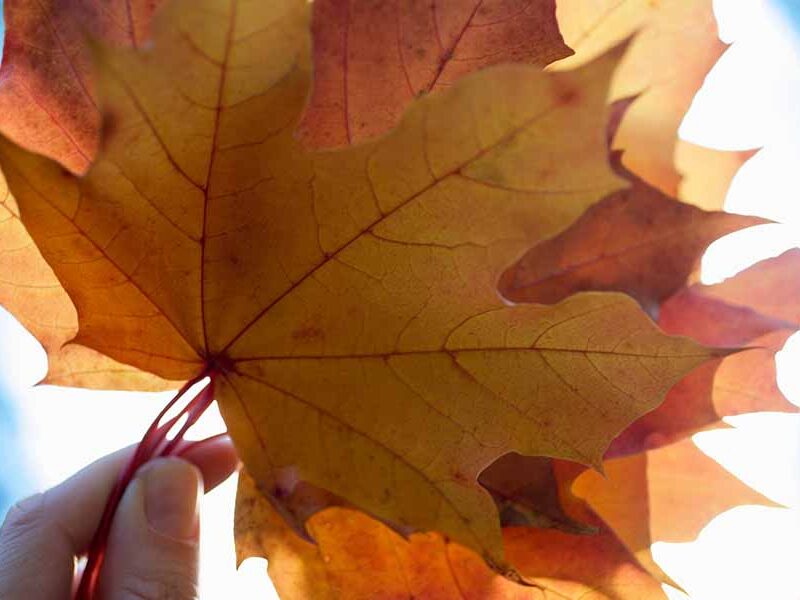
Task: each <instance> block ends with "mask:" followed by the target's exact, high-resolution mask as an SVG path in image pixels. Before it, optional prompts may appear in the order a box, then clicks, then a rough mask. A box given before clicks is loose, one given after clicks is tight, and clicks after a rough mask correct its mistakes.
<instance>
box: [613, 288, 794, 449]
mask: <svg viewBox="0 0 800 600" xmlns="http://www.w3.org/2000/svg"><path fill="white" fill-rule="evenodd" d="M658 324H659V326H660V327H661V329H662V330H663V331H665V332H666V333H669V334H672V335H685V336H688V337H691V338H693V339H695V340H697V341H698V342H700V343H703V344H708V345H711V346H719V347H747V348H748V349H747V350H746V351H744V352H739V353H737V354H734V355H732V356H728V357H725V358H719V359H716V360H712V361H709V362H707V363H705V364H704V365H702V366H700V367H698V368H697V369H695V370H694V371H692V372H691V373H690V374H689V375H687V376H686V377H684V378H683V379H682V380H681V381H679V382H678V383H676V384H675V385H674V386H673V387H672V389H671V390H670V391H669V393H667V397H666V399H665V400H664V402H663V403H662V404H661V405H660V406H659V407H658V408H656V409H655V410H653V411H652V412H649V413H647V414H646V415H644V416H643V417H641V418H640V419H638V420H637V421H636V422H634V423H633V424H632V425H631V426H630V427H628V428H627V429H626V430H625V431H624V432H622V434H621V435H620V436H619V437H617V439H615V440H614V442H613V443H612V445H611V447H610V448H609V451H608V452H607V453H606V458H610V457H615V456H621V455H627V454H633V453H637V452H641V451H642V450H647V449H652V448H656V447H659V446H663V445H665V444H669V443H672V442H674V441H677V440H680V439H681V438H683V437H686V436H688V435H691V434H693V433H696V432H697V431H699V430H700V429H704V428H708V427H722V426H724V424H723V423H722V421H721V419H722V417H728V416H733V415H740V414H744V413H749V412H759V411H780V412H796V411H797V407H796V406H795V405H794V404H792V403H790V402H789V401H788V400H787V399H786V397H785V396H784V395H783V393H782V392H781V391H780V389H779V388H778V383H777V372H776V368H775V353H776V352H778V351H779V350H780V349H781V348H782V347H783V345H784V343H785V342H786V340H787V339H788V338H789V336H791V335H792V334H793V333H794V332H795V330H796V329H797V325H794V324H792V323H788V322H786V321H781V320H778V319H775V318H772V317H766V316H764V315H761V314H759V313H757V312H756V311H754V310H753V309H751V308H747V307H743V306H735V305H731V304H727V303H726V302H724V301H722V300H719V299H717V298H714V297H713V296H710V295H708V294H706V293H705V291H704V290H703V286H700V285H694V286H692V287H689V288H685V289H683V290H681V292H679V293H678V294H676V295H675V296H673V297H672V298H670V299H668V300H667V301H666V302H665V303H664V304H663V305H662V306H661V311H660V314H659V319H658Z"/></svg>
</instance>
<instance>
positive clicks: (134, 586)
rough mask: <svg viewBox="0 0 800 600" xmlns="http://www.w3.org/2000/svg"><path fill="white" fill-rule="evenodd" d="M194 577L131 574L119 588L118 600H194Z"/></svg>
mask: <svg viewBox="0 0 800 600" xmlns="http://www.w3.org/2000/svg"><path fill="white" fill-rule="evenodd" d="M198 597H199V594H198V588H197V583H196V582H195V579H194V577H191V576H189V575H188V574H181V573H153V574H143V573H131V574H129V575H128V576H126V577H125V578H124V579H123V580H122V581H121V582H120V586H119V598H120V600H196V599H197V598H198Z"/></svg>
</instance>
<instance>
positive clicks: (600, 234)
mask: <svg viewBox="0 0 800 600" xmlns="http://www.w3.org/2000/svg"><path fill="white" fill-rule="evenodd" d="M634 104H635V103H634ZM623 160H624V156H623ZM629 176H630V175H629ZM631 178H632V184H631V187H629V188H627V189H624V190H620V191H618V192H614V193H613V194H610V195H609V196H607V197H606V198H604V199H603V200H602V201H601V202H598V203H597V204H595V205H594V206H592V207H590V208H589V209H588V210H587V211H586V212H585V213H583V214H582V215H581V216H580V218H579V219H578V220H577V221H575V222H574V223H572V224H571V225H570V226H569V227H568V228H566V229H565V230H564V231H562V232H561V233H559V234H558V235H557V236H555V237H553V238H550V239H549V240H545V241H543V242H540V243H539V244H537V245H536V246H534V247H532V248H531V249H530V250H528V251H527V252H526V253H525V255H524V256H522V258H520V259H519V260H518V261H517V262H516V263H514V264H513V265H512V266H511V267H509V268H508V269H507V270H506V271H505V272H504V273H503V275H502V277H501V278H500V283H499V287H500V292H501V293H502V294H503V295H504V296H505V297H506V298H508V299H509V300H511V301H513V302H536V303H541V304H551V303H554V302H558V301H560V300H562V299H564V298H566V297H568V296H570V295H571V294H574V293H576V292H580V291H585V290H596V291H620V292H625V293H627V294H629V295H630V296H632V297H634V298H636V299H637V300H638V301H639V303H640V304H641V305H642V307H643V308H644V309H645V310H647V311H648V312H649V313H650V314H652V315H657V314H658V309H659V306H660V304H661V302H662V301H663V300H665V299H666V298H668V297H669V296H671V295H672V294H674V293H675V292H677V291H678V290H679V289H680V288H681V287H683V286H684V285H685V283H686V281H687V280H688V279H689V276H690V275H691V273H692V272H693V271H694V269H695V268H696V267H697V266H698V264H699V261H700V258H701V256H702V255H703V252H705V250H706V248H707V247H708V245H709V244H710V243H711V242H713V241H714V240H716V239H717V238H720V237H722V236H723V235H725V234H728V233H731V232H734V231H737V230H739V229H742V228H744V227H750V226H753V225H759V224H763V223H765V222H767V221H765V220H764V219H760V218H758V217H748V216H743V215H734V214H729V213H724V212H706V211H703V210H700V209H698V208H695V207H693V206H690V205H688V204H684V203H682V202H679V201H677V200H674V199H672V198H670V197H669V196H667V195H665V194H664V193H663V192H661V191H659V190H658V189H656V188H654V187H652V186H650V185H648V184H647V183H645V182H643V181H641V180H639V179H637V178H635V177H632V176H631Z"/></svg>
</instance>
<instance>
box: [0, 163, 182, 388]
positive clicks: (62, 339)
mask: <svg viewBox="0 0 800 600" xmlns="http://www.w3.org/2000/svg"><path fill="white" fill-rule="evenodd" d="M0 273H1V274H2V275H0V304H2V306H3V307H5V308H6V309H7V310H9V311H11V313H13V314H14V316H15V317H16V318H17V320H19V322H20V323H21V324H22V325H23V326H25V328H26V329H28V331H30V332H31V333H32V334H33V335H34V336H35V337H36V339H37V340H39V342H40V343H41V344H42V346H43V347H44V349H45V352H47V358H48V371H47V375H46V377H45V378H44V380H43V381H42V383H50V384H55V385H69V386H82V387H95V388H107V389H138V390H163V389H168V388H171V387H175V384H174V382H172V383H171V382H168V381H164V380H163V379H161V378H159V377H157V376H155V375H152V374H150V373H146V372H144V371H140V370H139V369H136V368H135V367H131V366H128V365H124V364H122V363H119V362H117V361H115V360H113V359H112V358H109V357H108V356H105V355H103V354H100V353H99V352H96V351H94V350H91V349H90V348H87V347H85V346H81V345H79V344H68V345H65V344H67V343H68V342H69V341H70V340H71V339H72V338H73V337H75V334H76V333H77V332H78V315H77V312H76V311H75V307H74V306H73V304H72V301H71V300H70V298H69V296H68V295H67V292H66V291H65V290H64V288H63V287H62V285H61V283H60V282H59V281H58V278H57V277H56V276H55V274H54V273H53V270H52V269H51V268H50V266H49V265H48V264H47V262H46V261H45V260H44V258H43V257H42V254H41V252H40V251H39V249H38V248H37V247H36V245H35V244H34V241H33V239H31V236H30V234H29V233H28V232H27V231H26V229H25V227H24V226H23V224H22V222H21V221H20V219H19V209H18V207H17V203H16V201H15V200H14V197H13V196H12V195H11V193H10V192H9V190H8V187H7V185H6V181H5V178H4V177H3V175H2V173H0Z"/></svg>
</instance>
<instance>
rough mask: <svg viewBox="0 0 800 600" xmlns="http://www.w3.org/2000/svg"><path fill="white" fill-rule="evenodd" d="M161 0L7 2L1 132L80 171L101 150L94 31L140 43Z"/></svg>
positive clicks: (0, 79)
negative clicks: (94, 76) (89, 38)
mask: <svg viewBox="0 0 800 600" xmlns="http://www.w3.org/2000/svg"><path fill="white" fill-rule="evenodd" d="M161 2H162V0H111V1H108V0H104V1H100V0H6V2H5V21H6V36H5V42H4V49H3V63H2V67H0V132H2V133H3V135H6V136H8V137H9V138H11V139H12V140H14V141H16V142H17V143H18V144H20V145H22V146H24V147H26V148H29V149H31V150H33V151H35V152H40V153H42V154H44V155H46V156H49V157H51V158H54V159H55V160H57V161H59V162H61V163H62V164H63V165H65V166H66V167H67V168H68V169H70V170H72V171H74V172H76V173H82V172H84V171H86V169H87V168H88V167H89V163H90V162H91V161H92V159H93V158H94V156H95V154H96V153H97V144H98V141H99V137H98V132H99V126H100V110H99V108H98V103H97V96H96V93H95V89H94V83H93V81H92V73H91V71H92V69H91V56H90V53H89V48H88V46H87V44H86V34H87V33H88V34H89V35H91V36H92V37H93V38H95V39H97V40H102V41H104V42H106V43H111V44H118V45H126V46H127V45H130V46H134V47H135V46H138V45H140V44H142V43H143V42H145V41H146V40H147V38H148V36H149V27H150V20H151V18H152V15H153V13H154V12H155V11H156V9H157V7H158V6H159V5H160V4H161Z"/></svg>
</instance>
